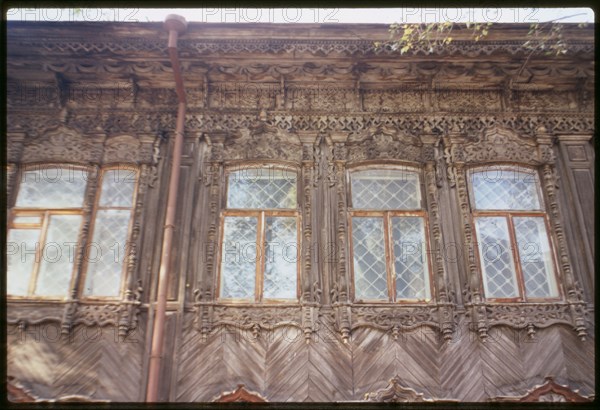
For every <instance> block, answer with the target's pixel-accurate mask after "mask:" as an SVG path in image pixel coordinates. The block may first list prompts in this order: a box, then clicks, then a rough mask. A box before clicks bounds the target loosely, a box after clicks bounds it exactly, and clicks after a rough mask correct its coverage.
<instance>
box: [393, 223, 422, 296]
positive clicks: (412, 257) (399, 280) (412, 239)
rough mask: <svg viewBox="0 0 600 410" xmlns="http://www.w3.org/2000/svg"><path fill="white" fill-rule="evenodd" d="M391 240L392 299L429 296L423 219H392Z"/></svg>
mask: <svg viewBox="0 0 600 410" xmlns="http://www.w3.org/2000/svg"><path fill="white" fill-rule="evenodd" d="M392 239H393V241H394V268H395V269H396V299H429V297H430V289H429V268H428V267H427V245H426V243H425V224H424V221H423V218H419V217H394V218H392Z"/></svg>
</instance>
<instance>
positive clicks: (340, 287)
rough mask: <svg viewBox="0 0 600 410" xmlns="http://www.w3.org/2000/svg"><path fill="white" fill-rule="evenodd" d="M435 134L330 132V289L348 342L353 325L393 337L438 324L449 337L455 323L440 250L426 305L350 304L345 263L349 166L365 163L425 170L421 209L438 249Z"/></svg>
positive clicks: (438, 162) (369, 130)
mask: <svg viewBox="0 0 600 410" xmlns="http://www.w3.org/2000/svg"><path fill="white" fill-rule="evenodd" d="M438 140H439V137H438V136H437V135H436V134H435V133H434V132H432V131H431V130H426V132H425V133H422V134H421V135H420V136H417V134H416V133H415V132H414V131H412V130H410V131H408V130H405V129H401V128H398V127H392V126H383V125H381V126H372V127H369V128H367V129H363V130H360V131H358V132H355V133H351V134H350V133H331V135H330V139H328V143H329V145H330V146H331V149H330V150H329V156H328V162H329V163H330V166H329V172H328V174H329V182H330V186H332V187H334V188H335V190H336V197H337V200H336V201H337V206H336V213H337V221H338V222H337V226H336V240H337V243H339V244H341V246H339V248H338V258H337V261H338V263H337V273H336V278H334V287H333V289H332V291H331V292H332V297H331V302H332V307H333V312H334V318H335V325H336V328H337V330H338V331H339V332H340V333H341V336H342V340H344V341H345V342H347V341H348V340H349V338H350V333H351V331H352V330H354V329H356V328H359V327H371V328H377V329H380V330H385V331H390V332H391V333H392V335H393V337H394V338H397V337H398V335H399V332H400V331H403V330H412V329H415V328H417V327H419V326H429V327H432V328H435V329H437V330H438V331H440V333H441V334H442V335H443V337H444V339H445V340H450V339H451V338H452V333H453V330H454V328H455V326H456V318H455V313H454V310H455V307H454V301H453V298H452V295H451V294H450V293H449V292H448V286H447V283H448V280H447V276H446V273H445V268H444V264H443V261H442V258H441V254H440V253H439V252H436V256H435V257H434V258H432V259H433V260H432V261H431V262H432V265H433V269H432V271H431V280H432V283H433V285H434V289H435V294H434V295H432V302H430V303H427V304H406V305H398V304H385V303H382V304H362V303H353V301H352V300H351V298H350V294H351V292H350V289H349V281H350V279H349V275H348V273H349V264H350V263H352V261H351V260H349V258H348V257H347V256H346V255H348V252H347V250H346V247H347V246H348V242H349V241H348V228H347V218H346V215H347V210H348V199H347V186H348V182H347V178H348V175H347V170H348V169H352V168H353V167H355V166H358V165H365V164H385V163H392V164H404V165H412V166H416V167H418V168H421V169H423V170H424V171H423V174H424V180H423V181H422V184H423V185H424V186H425V190H424V193H425V201H424V203H425V204H426V205H425V210H426V211H427V212H428V214H429V228H430V229H429V237H430V246H431V247H434V248H436V249H441V244H442V238H441V229H440V220H439V205H438V187H439V186H441V182H442V181H441V177H440V175H441V174H440V166H441V165H443V164H442V155H441V153H440V152H439V151H438V144H439V143H438V142H437V141H438Z"/></svg>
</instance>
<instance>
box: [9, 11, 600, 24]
mask: <svg viewBox="0 0 600 410" xmlns="http://www.w3.org/2000/svg"><path fill="white" fill-rule="evenodd" d="M172 13H174V14H179V15H182V16H184V17H185V18H186V20H187V21H188V22H191V21H194V22H205V23H381V24H391V23H394V22H396V23H436V22H444V21H450V22H467V21H471V22H494V23H535V22H544V21H551V20H557V19H560V21H561V22H565V23H593V22H594V12H593V10H592V9H590V8H462V9H457V8H388V9H369V8H364V9H308V8H305V9H296V8H286V9H249V8H197V9H135V8H129V9H127V8H116V9H91V8H90V9H51V8H38V9H34V8H14V9H9V10H8V11H7V19H8V20H21V21H114V22H146V21H164V19H165V17H166V16H167V15H168V14H172ZM564 17H569V18H564Z"/></svg>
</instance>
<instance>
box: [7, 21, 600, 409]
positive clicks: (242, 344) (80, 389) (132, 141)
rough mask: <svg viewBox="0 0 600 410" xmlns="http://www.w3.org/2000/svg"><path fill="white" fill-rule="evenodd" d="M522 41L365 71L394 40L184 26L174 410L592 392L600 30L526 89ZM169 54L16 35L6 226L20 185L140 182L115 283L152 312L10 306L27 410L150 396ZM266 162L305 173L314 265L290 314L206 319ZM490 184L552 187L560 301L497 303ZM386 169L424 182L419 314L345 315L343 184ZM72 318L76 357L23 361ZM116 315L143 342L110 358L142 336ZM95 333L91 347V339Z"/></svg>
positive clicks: (102, 27)
mask: <svg viewBox="0 0 600 410" xmlns="http://www.w3.org/2000/svg"><path fill="white" fill-rule="evenodd" d="M527 30H528V25H498V28H497V29H496V30H492V31H491V32H490V37H489V39H487V40H486V41H482V42H478V43H475V42H472V41H470V40H469V39H468V33H467V31H466V30H464V29H457V32H456V35H454V31H453V37H455V40H461V39H462V40H463V41H455V42H453V44H451V45H449V46H448V47H447V48H445V49H444V50H438V51H436V52H435V53H434V54H432V55H426V54H425V53H424V52H423V50H417V51H416V52H409V53H407V54H406V55H403V56H402V57H400V56H399V54H397V53H394V52H390V51H385V50H383V51H380V52H376V51H375V50H374V47H373V42H374V41H375V40H385V39H386V38H387V35H388V33H387V26H385V25H361V26H352V25H342V24H339V25H323V26H320V25H305V24H298V25H260V24H247V25H244V26H243V27H242V26H232V25H228V24H215V25H203V24H197V23H191V24H190V25H189V26H188V32H186V33H185V34H184V35H183V36H182V38H181V39H180V44H181V50H180V54H181V61H182V67H183V76H184V78H185V81H186V85H187V89H186V92H187V99H188V103H189V104H188V105H189V107H188V108H189V109H188V114H187V116H186V124H185V128H186V141H185V148H184V157H183V162H182V170H181V171H182V172H181V174H182V175H181V179H180V190H179V192H181V196H180V200H179V201H178V209H177V221H176V225H177V226H176V235H175V242H174V248H175V249H176V252H177V255H178V257H176V258H173V260H172V264H171V268H172V275H171V276H170V278H169V280H170V282H169V283H170V286H169V305H168V324H167V330H166V335H165V336H166V339H165V342H166V349H165V354H166V356H165V360H164V361H163V363H164V366H163V368H162V370H161V372H162V373H161V400H164V401H167V400H170V401H184V402H205V401H210V400H214V399H215V398H219V397H229V398H234V399H235V400H238V399H239V400H245V399H247V400H250V399H251V398H252V397H254V396H252V395H247V394H245V393H244V394H242V393H240V392H242V390H234V389H235V388H236V386H239V385H243V386H244V389H245V390H246V391H248V392H251V393H252V394H255V395H256V397H260V398H262V399H265V400H267V401H276V402H277V401H282V402H283V401H318V402H327V401H360V400H363V399H364V398H365V394H369V397H370V398H372V399H382V400H384V399H386V398H387V397H396V396H397V397H396V398H398V397H400V398H409V399H410V400H421V399H423V400H441V401H443V400H459V401H486V400H488V399H491V398H494V397H504V396H511V397H521V396H522V395H523V394H524V393H525V392H528V391H531V389H534V388H535V386H539V385H541V384H542V383H543V382H544V378H545V377H548V376H553V377H554V378H555V379H554V380H555V381H556V383H557V385H560V386H568V388H569V389H570V390H572V391H575V390H579V394H581V395H582V396H581V397H584V398H585V397H589V396H591V395H594V394H595V391H594V388H595V387H594V382H595V378H594V370H595V369H594V360H593V359H594V356H595V349H594V338H593V323H591V322H593V316H594V312H593V310H592V309H593V303H594V300H593V295H594V293H593V287H594V278H593V274H594V266H593V262H594V253H593V245H594V232H593V229H592V226H593V223H592V221H593V212H592V211H591V210H592V205H593V191H594V174H593V172H592V170H593V167H594V161H595V158H594V152H593V149H592V146H593V145H592V144H591V143H590V141H591V138H590V137H589V136H591V135H593V133H594V115H593V112H594V111H593V94H594V91H595V89H594V66H593V59H594V51H595V49H594V42H593V36H594V33H593V32H594V30H593V28H587V29H577V28H576V27H574V26H573V27H571V26H569V27H567V29H566V33H567V34H566V35H567V37H569V42H568V44H569V46H568V47H569V53H567V54H566V55H564V56H560V57H549V56H542V55H534V56H532V57H531V59H529V61H528V63H527V64H525V66H524V67H523V70H522V73H521V74H522V75H521V76H520V77H519V78H516V75H517V73H518V72H519V71H520V69H521V64H523V63H524V62H525V60H526V59H527V58H528V57H527V53H526V52H525V51H524V50H522V49H521V48H520V46H519V42H520V41H522V39H523V38H524V36H525V35H526V33H527ZM357 33H358V34H360V35H359V38H357ZM166 38H167V36H166V33H165V32H164V30H163V29H162V28H161V25H160V24H158V23H128V24H122V23H96V24H89V23H70V24H69V25H62V24H51V23H32V22H24V23H21V22H10V23H9V31H8V62H7V63H8V65H7V72H8V80H9V81H8V88H7V95H8V99H7V103H8V122H7V124H8V125H7V126H8V133H7V138H8V159H9V162H10V165H9V168H8V180H7V183H8V188H9V193H8V198H9V199H10V200H9V203H8V204H9V207H12V206H13V205H14V201H15V198H16V191H17V190H18V177H19V172H20V170H21V169H22V167H23V165H24V164H28V163H44V162H50V163H74V164H79V165H86V166H87V165H90V164H92V165H93V166H95V167H100V168H101V167H102V166H103V165H105V164H112V163H127V164H135V165H136V166H138V167H140V168H141V169H143V173H144V175H146V174H147V175H148V178H149V182H148V187H147V188H146V192H145V194H144V200H143V201H138V204H137V209H136V210H135V212H136V215H137V218H138V219H139V226H136V228H135V229H136V234H135V235H134V240H137V242H136V244H137V245H138V246H137V247H136V250H137V251H138V253H137V254H136V255H135V256H136V258H135V259H132V260H131V263H129V265H128V269H127V277H126V278H125V283H127V284H128V286H129V288H130V290H131V292H133V291H134V287H135V286H137V280H141V283H142V288H143V290H144V292H143V293H142V294H141V296H140V297H141V300H139V301H138V300H136V301H133V300H132V299H131V295H132V294H131V292H130V294H129V296H128V297H127V298H125V299H124V300H123V301H120V302H118V303H117V302H115V303H108V302H103V301H86V300H83V298H80V299H81V300H77V302H76V303H75V302H73V304H74V305H76V309H74V310H73V309H71V308H70V307H68V306H65V305H66V304H65V303H64V302H62V301H61V302H51V301H34V302H32V301H28V300H17V299H14V300H13V299H9V304H8V312H7V318H8V323H9V328H8V330H9V341H8V367H7V371H8V375H9V376H11V377H14V380H15V383H19V385H22V386H24V388H25V389H26V391H27V392H30V393H32V394H33V395H34V396H35V397H36V398H41V399H57V400H60V399H61V398H65V397H67V398H69V397H70V399H74V398H79V399H81V400H87V399H90V400H98V399H102V400H111V401H136V400H138V401H139V400H143V398H144V397H145V384H146V378H147V374H146V373H147V361H148V357H147V356H148V352H147V350H148V348H147V346H148V343H149V340H150V335H149V334H148V333H147V332H146V329H150V328H152V321H153V320H154V318H153V312H152V309H153V304H152V303H149V302H151V301H153V300H155V298H156V280H157V276H158V268H159V265H160V260H159V259H160V241H161V238H160V237H161V235H162V224H163V222H164V214H165V211H166V209H165V208H166V204H165V201H164V198H165V196H166V188H167V186H166V185H167V184H166V181H168V178H169V172H170V171H169V166H168V163H169V161H170V155H171V152H170V151H171V150H172V147H171V145H172V144H171V143H170V140H171V135H172V130H173V128H174V125H175V115H176V102H177V99H176V94H175V93H174V91H173V84H172V73H171V68H170V65H169V64H168V55H167V52H166V44H167V43H166ZM82 39H85V41H84V40H82ZM256 161H260V162H268V163H278V164H285V166H290V167H293V168H294V169H296V170H298V174H297V175H298V178H299V181H300V183H299V184H298V187H297V188H298V192H299V197H300V198H301V200H300V201H299V205H300V206H299V208H298V213H299V215H300V218H301V221H302V224H301V232H300V235H301V238H302V245H303V246H306V247H310V251H308V252H307V251H306V250H304V249H303V252H302V253H301V258H300V260H299V267H300V275H299V283H300V287H299V294H300V295H301V298H300V300H299V302H298V303H296V304H294V303H292V304H289V305H285V306H284V305H267V304H260V303H258V304H252V303H250V304H238V305H236V306H227V305H225V304H223V303H218V301H217V294H216V291H217V286H216V285H217V280H218V279H217V272H218V266H219V264H220V260H219V255H218V252H217V249H219V243H220V242H219V241H220V240H221V238H222V233H221V232H220V225H219V221H220V218H221V216H222V214H223V210H224V200H225V192H226V179H225V169H226V168H227V167H228V166H230V165H232V164H236V165H243V164H245V163H249V162H256ZM498 162H502V163H506V164H513V165H515V166H523V165H527V166H531V167H533V168H534V169H537V170H538V171H540V176H541V181H542V185H543V187H542V191H543V193H544V196H545V198H546V199H547V200H548V201H547V207H546V212H547V214H548V215H549V218H550V219H551V220H552V223H553V224H552V233H551V236H552V239H551V240H552V245H553V248H554V250H555V253H556V259H557V263H558V265H559V266H560V280H559V282H560V283H559V287H560V288H561V289H562V290H563V294H564V296H565V297H564V298H563V300H560V301H558V302H548V303H532V304H527V305H525V304H521V303H505V304H501V303H490V301H487V300H485V295H483V293H482V289H481V284H480V271H479V269H480V268H479V266H478V264H477V262H476V260H477V254H476V252H477V250H476V249H475V248H474V246H472V245H474V242H475V240H476V238H475V235H474V231H473V227H472V223H471V219H470V218H471V216H472V209H471V202H470V196H469V195H470V193H469V187H468V180H467V170H468V169H469V168H470V167H472V166H484V165H486V164H494V163H498ZM383 164H387V165H389V164H396V165H398V164H403V165H410V166H413V167H416V168H418V169H420V170H421V169H422V170H423V172H422V174H423V180H422V182H423V184H424V186H425V187H426V189H424V190H423V192H424V194H423V195H426V200H425V201H424V207H425V209H424V212H427V214H428V218H429V226H430V234H431V235H430V236H431V239H430V240H429V245H430V249H431V251H432V254H431V255H430V256H429V258H430V260H431V261H432V262H433V263H432V266H433V269H432V272H431V273H432V276H431V281H432V283H433V284H434V290H435V292H434V294H433V295H432V296H433V300H432V302H431V303H429V304H414V306H413V305H402V304H393V303H383V304H380V305H375V306H367V305H364V304H360V303H355V301H354V300H353V299H352V293H353V292H352V291H353V282H352V276H351V272H352V269H351V267H352V263H353V261H352V259H351V257H352V254H351V252H350V250H351V242H350V241H351V235H350V233H349V230H348V227H347V226H346V225H347V220H348V219H347V217H348V211H347V207H348V205H349V202H348V198H349V181H348V178H347V176H348V174H347V172H348V170H349V169H351V168H352V167H355V166H367V165H368V166H380V165H383ZM557 176H558V178H557ZM557 186H558V187H559V188H558V189H557V188H556V187H557ZM9 212H10V208H9ZM82 235H83V236H85V232H84V233H83V234H82ZM82 243H84V240H83V239H82ZM440 247H441V249H439V248H440ZM436 252H441V254H442V255H441V257H440V255H439V254H436ZM576 282H577V283H576ZM581 288H583V290H581ZM80 296H81V295H78V294H77V292H75V293H74V295H73V297H74V300H75V299H76V298H79V297H80ZM128 302H135V303H134V304H135V308H134V309H132V310H131V312H129V310H127V309H129V308H130V307H131V306H132V305H130V304H128ZM137 302H142V305H141V306H138V305H139V303H137ZM69 306H70V305H69ZM65 309H66V310H65ZM586 310H588V311H587V313H586ZM63 311H64V312H67V313H68V315H66V316H68V318H70V317H71V316H73V318H74V320H75V322H76V323H81V324H80V325H77V326H75V328H74V329H73V332H72V333H68V334H65V335H63V336H61V337H62V338H63V339H64V338H73V340H70V339H69V340H68V341H67V342H65V341H64V340H62V339H61V340H53V339H52V337H49V335H45V336H43V337H42V335H41V334H39V336H40V338H39V339H40V340H32V337H35V335H36V333H35V332H41V330H40V329H42V327H43V326H49V327H48V328H47V329H48V330H49V329H50V328H51V327H52V326H57V327H58V328H60V325H61V324H65V323H68V322H69V320H71V319H69V320H65V319H64V317H63V316H65V315H63V314H62V313H63ZM124 312H125V313H126V314H127V315H130V316H135V317H137V314H138V313H139V312H141V315H140V320H139V326H138V327H137V328H132V329H131V333H127V332H125V334H124V335H125V336H126V337H125V339H124V340H120V341H119V342H114V341H113V340H112V333H110V329H113V327H112V326H113V325H115V326H116V325H118V324H120V323H121V322H123V323H125V322H127V321H129V322H132V320H131V319H132V318H131V317H127V318H125V319H127V320H125V319H123V318H124V317H125V316H123V314H124ZM69 315H70V316H69ZM121 319H123V320H121ZM36 326H37V328H36ZM573 328H576V332H574V331H573ZM36 329H38V330H36ZM115 329H116V328H115ZM449 329H450V331H449ZM586 329H587V335H588V340H586V341H581V340H580V339H579V338H578V337H577V336H578V334H579V336H585V333H586ZM100 331H101V335H100V336H99V338H98V340H97V341H95V340H94V341H93V342H92V341H90V340H83V339H82V338H83V336H82V335H83V334H86V335H89V336H93V335H95V334H96V333H98V332H100ZM85 332H87V333H85ZM23 335H25V336H26V338H25V339H22V338H23ZM443 336H445V338H446V339H449V340H444V337H443ZM479 336H487V341H486V342H485V343H484V342H483V341H482V340H481V339H480V337H479ZM531 336H534V337H533V338H532V337H531ZM132 338H135V340H136V341H137V343H129V342H128V341H130V340H131V339H132ZM390 380H392V381H393V383H392V384H391V387H390ZM386 389H387V390H386ZM390 389H391V390H390ZM556 389H559V388H558V387H556ZM559 390H560V389H559ZM560 391H562V390H560ZM15 394H16V393H15ZM394 394H396V396H394ZM565 394H566V393H565ZM390 395H391V396H390ZM536 397H537V398H540V397H541V396H536Z"/></svg>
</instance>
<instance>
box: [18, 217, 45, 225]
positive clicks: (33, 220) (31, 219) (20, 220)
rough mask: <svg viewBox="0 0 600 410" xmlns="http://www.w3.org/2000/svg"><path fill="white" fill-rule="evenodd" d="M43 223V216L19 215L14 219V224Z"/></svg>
mask: <svg viewBox="0 0 600 410" xmlns="http://www.w3.org/2000/svg"><path fill="white" fill-rule="evenodd" d="M41 223H42V215H33V216H31V215H27V216H24V215H19V216H15V217H14V218H13V224H15V225H17V224H41Z"/></svg>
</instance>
